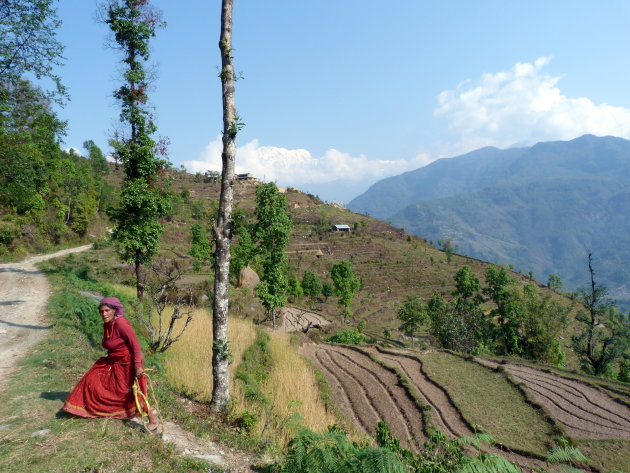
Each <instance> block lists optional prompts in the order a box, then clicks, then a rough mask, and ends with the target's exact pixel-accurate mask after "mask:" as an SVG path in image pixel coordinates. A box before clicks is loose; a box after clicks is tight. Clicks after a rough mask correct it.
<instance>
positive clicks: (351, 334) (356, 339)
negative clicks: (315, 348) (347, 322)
mask: <svg viewBox="0 0 630 473" xmlns="http://www.w3.org/2000/svg"><path fill="white" fill-rule="evenodd" d="M366 338H367V337H366V336H365V335H363V334H362V333H361V332H359V331H358V330H357V329H356V328H348V329H345V330H339V331H338V332H335V333H333V334H332V335H331V336H330V337H328V338H327V339H326V341H327V342H330V343H343V344H346V345H361V344H362V343H363V342H364V341H365V340H366Z"/></svg>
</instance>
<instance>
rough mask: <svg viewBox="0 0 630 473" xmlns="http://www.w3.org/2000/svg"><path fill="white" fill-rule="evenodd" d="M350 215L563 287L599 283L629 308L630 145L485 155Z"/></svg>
mask: <svg viewBox="0 0 630 473" xmlns="http://www.w3.org/2000/svg"><path fill="white" fill-rule="evenodd" d="M349 208H350V209H351V210H354V211H357V212H362V213H368V214H370V215H373V216H377V217H380V218H385V219H389V220H390V221H391V222H392V223H394V224H395V225H400V226H402V227H404V228H405V229H407V230H408V231H410V232H412V233H415V234H417V235H421V236H423V237H425V238H427V239H430V240H434V241H437V240H438V239H442V240H445V239H447V238H452V240H453V243H454V244H455V245H456V246H457V248H458V251H459V252H460V253H462V254H467V255H470V256H474V257H478V258H481V259H484V260H488V261H493V262H496V263H504V264H513V265H514V266H515V267H516V268H517V269H520V270H522V271H524V272H526V273H527V272H529V271H533V272H534V273H535V275H536V276H537V277H538V278H540V279H546V277H547V276H548V275H549V274H550V273H554V274H558V275H560V276H561V277H562V279H563V280H564V281H565V287H567V288H575V287H577V286H580V285H582V284H584V283H585V282H586V280H587V276H588V275H587V272H586V266H585V261H586V251H587V250H591V251H593V253H594V255H595V257H596V262H597V270H598V273H599V276H600V278H601V282H602V283H604V284H606V285H607V286H608V287H609V289H610V290H611V293H612V295H614V296H615V297H616V298H617V299H620V300H622V301H625V302H626V303H627V302H628V301H630V289H629V288H630V273H629V272H628V271H627V270H626V269H625V268H624V266H623V264H622V263H623V262H624V261H627V260H628V257H630V238H629V237H628V234H629V233H630V232H629V230H630V220H629V219H628V218H627V216H628V214H629V212H628V211H629V210H630V141H627V140H624V139H621V138H614V137H603V138H598V137H595V136H592V135H585V136H582V137H580V138H577V139H574V140H571V141H567V142H563V141H556V142H547V143H538V144H536V145H534V146H532V147H530V148H517V149H508V150H499V149H496V148H483V149H480V150H477V151H474V152H472V153H468V154H466V155H463V156H459V157H456V158H452V159H442V160H439V161H436V162H435V163H432V164H430V165H429V166H426V167H424V168H421V169H418V170H416V171H413V172H409V173H406V174H402V175H400V176H395V177H391V178H388V179H385V180H383V181H380V182H378V183H377V184H375V185H374V186H372V187H371V188H370V189H369V190H368V191H367V192H366V193H364V194H363V195H361V196H359V197H357V198H356V199H354V200H353V201H352V202H351V203H350V204H349Z"/></svg>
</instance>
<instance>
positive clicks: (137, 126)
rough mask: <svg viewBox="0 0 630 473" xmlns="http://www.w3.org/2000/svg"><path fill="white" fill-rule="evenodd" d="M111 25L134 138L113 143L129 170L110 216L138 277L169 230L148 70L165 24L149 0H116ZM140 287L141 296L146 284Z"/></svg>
mask: <svg viewBox="0 0 630 473" xmlns="http://www.w3.org/2000/svg"><path fill="white" fill-rule="evenodd" d="M105 22H106V23H107V24H108V25H109V27H110V29H111V31H112V32H113V34H114V39H115V41H116V43H117V45H118V48H119V49H120V50H121V51H122V53H123V55H124V56H123V63H124V64H125V65H126V67H127V69H126V70H124V72H123V74H122V77H123V82H124V83H123V85H122V86H121V87H120V88H119V89H118V90H117V91H116V92H115V93H114V96H115V97H116V98H117V99H118V100H119V101H120V103H121V113H120V121H121V122H123V123H126V124H127V125H128V126H129V134H128V136H125V137H119V138H117V139H113V140H111V141H110V144H111V146H112V147H113V148H114V154H115V155H116V157H117V158H118V159H119V160H121V161H122V163H123V167H124V169H125V181H124V183H123V186H122V191H121V200H120V204H119V207H118V208H117V209H115V210H114V211H112V212H111V214H110V216H111V218H112V220H113V221H114V222H115V223H116V227H115V228H114V231H113V233H112V238H113V240H114V241H115V242H116V243H117V246H118V250H119V252H120V255H121V257H122V259H123V260H124V261H128V262H134V263H135V265H136V271H137V272H138V271H139V267H140V265H142V264H144V263H148V262H149V261H150V260H151V258H152V257H153V256H154V255H155V254H156V252H157V249H158V243H159V239H160V236H161V234H162V231H163V228H162V224H161V223H160V222H159V220H158V219H159V218H160V217H163V216H164V215H166V212H167V210H168V202H167V199H166V197H165V195H163V193H162V192H161V191H160V189H159V186H158V179H157V178H158V171H159V170H160V169H162V168H164V166H165V164H166V162H165V161H164V160H162V159H159V158H157V157H156V155H155V149H156V148H157V144H156V142H155V141H154V140H153V139H152V138H151V135H152V134H153V133H155V131H156V126H155V124H154V123H153V120H152V119H151V114H150V111H149V109H148V107H147V101H148V96H147V89H148V86H149V84H148V78H147V74H146V72H145V70H144V66H143V64H144V62H145V61H147V60H148V58H149V40H150V39H151V38H153V37H154V36H155V31H156V29H157V28H158V27H161V26H163V25H164V24H163V22H162V21H161V20H160V17H159V14H158V12H156V11H155V10H153V9H152V7H151V6H150V5H149V2H148V1H147V0H125V1H123V0H112V1H111V2H110V3H108V4H107V7H106V17H105ZM137 283H138V296H139V297H141V296H142V282H141V281H138V282H137Z"/></svg>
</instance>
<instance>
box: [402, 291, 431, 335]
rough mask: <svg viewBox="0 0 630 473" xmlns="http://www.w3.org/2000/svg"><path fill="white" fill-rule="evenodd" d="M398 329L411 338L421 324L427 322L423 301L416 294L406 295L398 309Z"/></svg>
mask: <svg viewBox="0 0 630 473" xmlns="http://www.w3.org/2000/svg"><path fill="white" fill-rule="evenodd" d="M398 320H400V327H399V329H400V330H401V331H403V332H405V333H407V334H408V335H410V336H411V339H412V340H413V338H414V336H415V334H416V333H417V332H418V330H419V329H420V327H421V326H423V325H424V324H425V323H426V322H427V311H426V307H425V305H424V303H423V302H422V301H421V300H420V297H418V296H414V295H411V296H407V297H406V298H405V300H404V301H403V303H402V304H401V305H400V309H398Z"/></svg>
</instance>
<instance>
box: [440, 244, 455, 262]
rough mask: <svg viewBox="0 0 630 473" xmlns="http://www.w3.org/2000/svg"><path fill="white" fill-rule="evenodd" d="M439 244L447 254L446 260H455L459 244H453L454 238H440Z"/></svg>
mask: <svg viewBox="0 0 630 473" xmlns="http://www.w3.org/2000/svg"><path fill="white" fill-rule="evenodd" d="M438 245H440V249H441V250H442V251H443V252H444V254H445V255H446V262H447V263H449V264H450V262H451V261H452V260H453V254H454V253H455V252H456V251H457V246H456V245H454V244H453V239H452V238H447V239H446V240H438Z"/></svg>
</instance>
